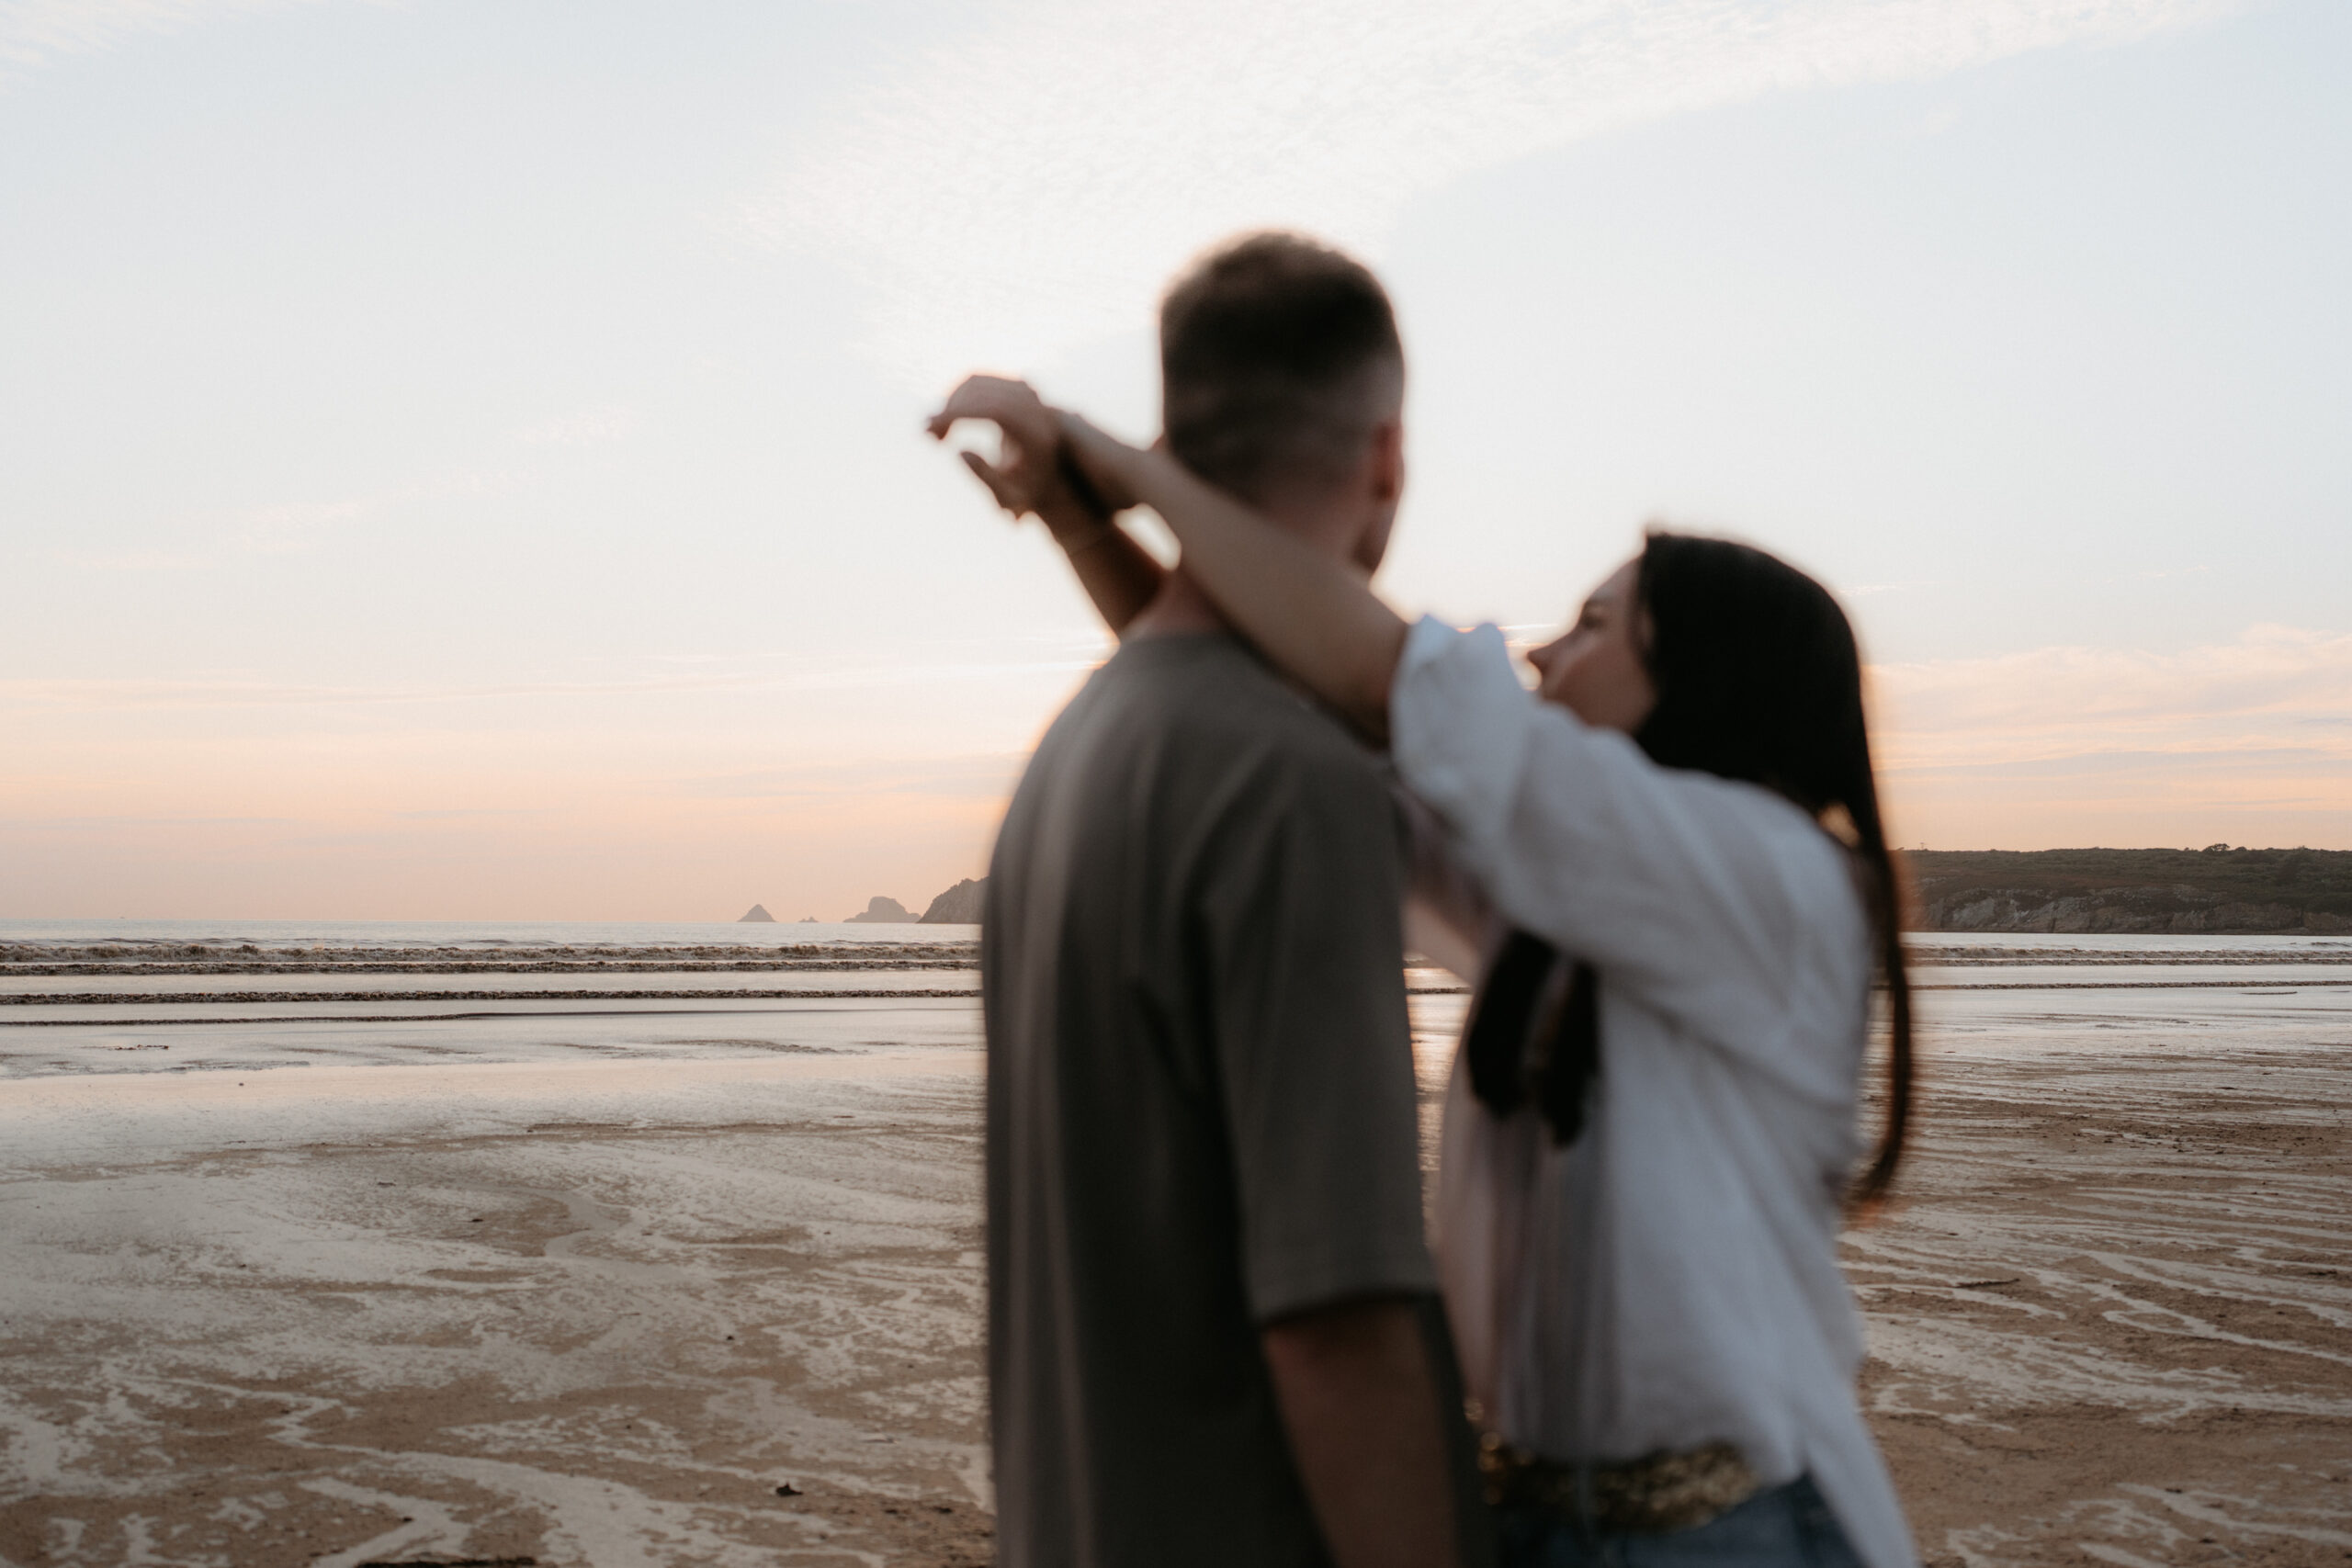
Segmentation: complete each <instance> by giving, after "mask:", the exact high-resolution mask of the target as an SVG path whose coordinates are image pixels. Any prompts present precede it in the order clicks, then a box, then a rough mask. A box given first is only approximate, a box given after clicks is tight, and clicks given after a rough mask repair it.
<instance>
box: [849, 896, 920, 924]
mask: <svg viewBox="0 0 2352 1568" xmlns="http://www.w3.org/2000/svg"><path fill="white" fill-rule="evenodd" d="M849 919H850V923H851V924H852V925H862V926H910V925H913V924H914V923H915V916H914V911H913V910H911V909H910V908H907V907H906V906H905V905H904V904H901V903H899V901H898V900H897V899H896V898H880V897H876V898H870V899H868V900H867V901H866V905H865V913H864V914H862V915H852V916H851V917H850V918H849Z"/></svg>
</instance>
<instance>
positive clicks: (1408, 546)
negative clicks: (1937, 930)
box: [0, 0, 2352, 919]
mask: <svg viewBox="0 0 2352 1568" xmlns="http://www.w3.org/2000/svg"><path fill="white" fill-rule="evenodd" d="M2347 69H2352V6H2344V5H2342V4H2341V3H2340V0H2272V3H2263V0H2243V3H2233V0H1769V3H1767V0H1642V3H1634V0H1513V3H1510V4H1502V3H1467V4H1465V3H1461V0H1455V3H1452V4H1445V5H1437V4H1419V3H1414V4H1408V3H1404V0H1346V3H1344V4H1343V3H1341V0H1291V3H1290V4H1286V5H1284V6H1265V5H1263V4H1262V0H1181V3H1178V0H1168V3H1156V0H1152V3H1147V0H1136V3H1126V0H1093V3H1088V4H1082V5H1081V4H1076V3H1069V0H978V3H974V0H956V3H954V4H947V3H944V0H797V3H795V4H788V5H782V6H766V5H760V6H754V5H748V4H737V5H718V4H697V3H694V0H683V3H672V4H666V5H661V6H651V5H623V4H606V3H602V0H565V3H563V4H554V3H552V0H545V3H542V0H506V3H502V4H500V5H497V6H481V5H466V4H456V3H449V0H0V918H43V917H58V918H65V917H107V916H133V917H142V918H174V917H178V918H191V919H205V918H216V917H217V918H223V919H229V918H247V919H264V918H277V919H732V918H733V917H734V916H735V915H737V914H740V913H741V911H742V910H743V909H744V908H746V907H747V906H749V905H750V904H752V902H754V901H758V902H761V903H763V904H764V905H766V907H767V908H769V909H771V910H772V911H774V912H775V914H776V915H778V916H779V917H782V918H784V919H797V918H798V917H799V916H801V915H804V914H813V915H817V916H819V917H820V918H824V919H839V918H841V917H842V916H844V915H846V914H848V913H850V912H851V911H853V910H855V909H858V908H863V907H864V906H865V902H866V900H867V899H868V898H869V897H872V896H875V895H877V894H880V895H887V896H889V897H896V898H898V899H899V900H901V901H902V902H904V903H906V904H908V905H910V906H911V907H914V908H921V907H922V905H924V904H925V903H927V902H928V901H929V899H930V898H931V897H933V896H934V895H936V894H937V893H938V892H940V891H941V890H943V889H944V888H945V887H946V886H949V885H950V884H952V883H954V882H956V880H958V879H960V878H962V877H966V876H972V875H977V874H980V873H981V872H982V871H983V870H984V868H985V866H986V863H987V855H988V850H989V840H990V835H991V833H992V831H993V829H994V825H995V822H996V819H997V818H998V816H999V814H1000V812H1001V808H1002V803H1003V800H1004V798H1005V796H1006V795H1007V793H1008V792H1009V790H1010V788H1011V786H1012V782H1013V781H1014V779H1016V778H1017V776H1018V774H1019V771H1020V768H1021V765H1022V762H1023V759H1024V757H1025V755H1026V753H1027V751H1028V750H1029V748H1030V747H1031V746H1032V745H1033V744H1034V742H1035V738H1036V737H1037V735H1038V734H1039V733H1040V732H1041V730H1042V729H1043V728H1044V726H1045V725H1046V723H1047V722H1048V721H1049V719H1050V718H1051V716H1052V715H1053V713H1054V712H1055V710H1056V709H1057V707H1058V706H1059V705H1060V704H1061V703H1062V702H1063V701H1064V700H1065V699H1066V698H1067V696H1068V695H1069V693H1070V692H1071V691H1072V690H1073V689H1074V688H1075V686H1076V685H1077V683H1078V682H1080V681H1082V680H1083V679H1084V677H1085V674H1086V672H1087V671H1089V670H1090V669H1091V668H1092V667H1093V665H1095V664H1096V663H1098V662H1099V661H1100V660H1102V658H1103V657H1104V656H1105V653H1106V651H1107V646H1108V645H1107V643H1106V641H1105V639H1104V638H1103V635H1102V633H1101V632H1100V630H1099V628H1098V627H1097V626H1095V625H1094V623H1093V621H1092V618H1091V615H1089V613H1088V611H1087V609H1086V606H1085V604H1084V603H1083V601H1082V599H1081V598H1080V596H1079V595H1078V594H1077V593H1076V592H1075V591H1074V590H1073V589H1072V587H1071V586H1070V584H1069V581H1067V577H1066V574H1065V573H1064V572H1063V570H1061V568H1060V565H1059V563H1058V559H1057V557H1056V556H1055V554H1054V552H1053V551H1052V550H1051V548H1050V547H1049V546H1048V545H1047V543H1046V541H1045V540H1044V539H1043V538H1042V537H1041V536H1039V535H1038V533H1037V531H1036V530H1035V528H1034V526H1033V527H1030V528H1026V529H1016V528H1014V527H1012V526H1011V525H1007V524H1006V523H1005V522H1003V521H1002V520H1001V518H999V517H997V516H996V515H995V514H993V513H991V512H990V510H989V508H988V506H987V505H986V504H985V500H984V497H983V496H982V495H981V494H980V493H979V492H978V488H977V487H976V486H975V485H974V484H973V483H972V481H971V480H970V479H969V477H968V476H967V475H966V474H965V473H964V472H963V470H962V469H961V468H959V467H958V466H957V465H956V463H955V461H954V460H953V458H952V457H951V456H949V455H948V454H946V453H944V452H942V451H940V450H939V449H938V448H937V447H935V446H933V445H932V444H930V443H929V442H927V441H925V440H924V439H923V438H922V436H921V434H920V432H919V425H920V422H921V419H922V415H923V414H924V413H925V412H927V410H928V409H929V407H930V406H932V404H933V402H935V400H937V398H938V397H939V396H941V395H942V394H943V393H944V390H945V389H947V387H948V386H950V385H951V384H952V383H953V381H954V379H955V378H956V377H957V376H958V375H960V374H961V373H962V372H964V371H965V370H967V369H971V368H976V367H986V368H990V369H996V370H1002V371H1011V372H1017V373H1022V374H1026V375H1030V376H1033V377H1035V378H1036V379H1037V380H1038V382H1039V383H1040V385H1041V386H1042V387H1043V388H1044V389H1046V392H1047V393H1048V395H1050V396H1053V397H1056V398H1058V399H1062V400H1069V401H1070V402H1072V403H1073V404H1075V405H1077V406H1080V407H1082V408H1085V409H1088V410H1090V411H1091V412H1095V413H1097V414H1098V416H1099V417H1101V418H1102V419H1103V421H1104V422H1105V423H1109V424H1111V425H1112V426H1114V428H1118V429H1122V430H1125V432H1127V433H1128V434H1135V435H1145V434H1149V433H1150V431H1151V429H1152V426H1153V423H1154V421H1155V419H1156V405H1155V381H1154V372H1155V367H1154V363H1153V352H1152V342H1153V340H1152V335H1151V321H1152V311H1153V309H1154V305H1155V301H1156V298H1157V295H1158V292H1159V288H1161V287H1162V286H1163V284H1164V283H1165V281H1166V280H1167V278H1168V277H1169V276H1170V275H1171V274H1172V273H1173V272H1174V271H1175V270H1176V269H1177V268H1178V267H1180V266H1181V265H1183V263H1184V261H1185V260H1186V258H1187V257H1188V256H1190V255H1192V254H1195V253H1197V252H1198V251H1199V250H1201V249H1202V248H1203V247H1204V246H1206V245H1208V244H1210V243H1214V242H1216V240H1218V239H1219V238H1221V237H1223V236H1225V235H1227V234H1229V233H1231V232H1233V231H1237V230H1240V229H1243V228H1248V227H1253V226H1260V225H1267V224H1276V225H1283V226H1287V227H1294V228H1300V229H1304V230H1306V231H1311V232H1314V233H1317V234H1319V235H1323V236H1326V237H1328V238H1329V239H1331V240H1332V241H1334V242H1335V243H1341V244H1344V245H1346V246H1348V247H1350V248H1351V249H1352V250H1354V251H1355V252H1357V253H1358V254H1361V255H1363V257H1364V258H1365V259H1366V260H1367V261H1368V262H1370V263H1371V264H1372V265H1374V267H1375V268H1377V270H1378V271H1379V272H1380V274H1381V275H1382V276H1383V277H1384V279H1385V281H1386V283H1387V284H1388V286H1389V288H1390V289H1391V291H1392V293H1393V294H1394V296H1395V298H1396V300H1397V309H1398V312H1399V317H1400V321H1401V323H1402V326H1403V330H1404V333H1405V336H1406V340H1407V346H1408V355H1409V359H1410V386H1409V390H1408V455H1409V461H1410V464H1411V470H1412V477H1411V481H1410V489H1409V493H1408V499H1407V502H1406V506H1405V509H1404V513H1403V515H1402V517H1401V519H1400V523H1399V528H1398V533H1397V543H1396V546H1395V547H1394V548H1393V550H1392V552H1391V557H1390V560H1389V564H1388V566H1387V567H1386V569H1385V570H1384V572H1383V574H1382V577H1381V579H1380V586H1381V588H1382V591H1383V592H1385V593H1386V594H1387V595H1388V597H1389V598H1390V600H1391V601H1392V602H1393V603H1395V604H1397V605H1398V606H1399V607H1400V608H1401V609H1405V610H1407V611H1409V612H1414V613H1419V612H1420V611H1423V610H1428V611H1433V612H1435V613H1437V614H1440V615H1445V616H1446V617H1448V618H1449V619H1451V620H1453V621H1455V622H1457V623H1462V624H1467V623H1469V622H1472V621H1476V620H1494V621H1497V622H1498V623H1500V624H1502V625H1504V626H1507V627H1509V628H1510V629H1511V631H1512V633H1513V635H1514V636H1516V637H1522V638H1530V639H1532V638H1534V637H1539V636H1542V635H1544V632H1545V631H1546V630H1547V628H1550V627H1552V626H1556V625H1557V624H1558V623H1559V622H1560V621H1561V620H1562V619H1563V618H1564V617H1565V616H1566V614H1567V613H1568V611H1569V609H1570V607H1571V606H1572V605H1573V604H1574V603H1575V602H1576V600H1577V598H1578V597H1580V596H1581V594H1582V593H1583V592H1584V591H1585V589H1586V588H1588V587H1589V585H1590V584H1591V583H1592V582H1593V581H1596V580H1598V579H1599V578H1600V577H1601V576H1603V575H1605V574H1606V572H1607V571H1608V570H1609V569H1610V568H1611V566H1612V565H1613V564H1614V563H1615V562H1616V561H1618V560H1620V559H1622V558H1623V557H1624V556H1625V555H1627V554H1629V553H1630V552H1631V551H1632V550H1633V549H1634V547H1635V546H1636V545H1637V542H1638V538H1639V531H1640V528H1641V526H1642V525H1644V524H1645V522H1647V521H1651V520H1657V521H1663V522H1668V523H1671V524H1673V525H1679V526H1685V527H1692V528H1700V529H1705V530H1711V531H1719V532H1726V533H1732V534H1736V535H1738V536H1742V537H1746V538H1748V539H1751V540H1753V541H1755V542H1757V543H1759V544H1762V545H1764V546H1766V547H1770V548H1772V549H1774V550H1777V551H1779V552H1781V553H1782V554H1784V555H1786V556H1788V557H1789V558H1791V559H1792V560H1795V561H1796V562H1798V563H1799V564H1801V565H1803V566H1804V567H1805V568H1807V569H1808V570H1813V571H1815V572H1816V573H1818V574H1819V575H1820V576H1821V577H1822V578H1823V579H1824V581H1826V582H1828V583H1829V584H1830V585H1831V586H1832V587H1833V588H1834V589H1836V590H1837V591H1838V592H1839V593H1840V594H1841V595H1842V596H1843V597H1844V599H1845V601H1846V603H1847V604H1848V605H1849V609H1850V610H1851V611H1852V612H1853V614H1854V615H1855V618H1856V621H1857V624H1858V626H1859V628H1860V632H1861V635H1862V637H1863V641H1864V645H1865V651H1866V654H1867V656H1868V658H1869V659H1870V660H1871V665H1872V671H1871V679H1872V701H1873V705H1874V714H1875V723H1876V727H1877V729H1876V733H1877V739H1878V745H1879V749H1880V752H1881V756H1882V759H1883V764H1884V783H1885V788H1886V790H1887V793H1888V795H1889V797H1890V803H1891V804H1890V817H1891V821H1892V825H1893V827H1894V831H1895V833H1896V835H1897V837H1898V838H1899V839H1900V840H1901V841H1902V842H1904V843H1905V844H1910V845H1925V846H1929V847H1935V848H1985V847H1996V848H2011V849H2033V848H2047V847H2057V846H2069V845H2085V844H2106V845H2143V844H2144V845H2202V844H2205V843H2210V842H2217V841H2218V842H2231V843H2240V844H2256V845H2271V844H2278V845H2293V844H2310V845H2313V846H2320V847H2331V848H2352V441H2346V439H2345V432H2346V431H2347V430H2352V372H2347V370H2346V367H2347V366H2352V289H2346V288H2345V287H2344V282H2343V280H2344V279H2345V278H2346V277H2352V92H2346V90H2345V85H2346V76H2347Z"/></svg>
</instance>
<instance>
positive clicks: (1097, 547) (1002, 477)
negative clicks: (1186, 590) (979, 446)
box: [927, 376, 1167, 637]
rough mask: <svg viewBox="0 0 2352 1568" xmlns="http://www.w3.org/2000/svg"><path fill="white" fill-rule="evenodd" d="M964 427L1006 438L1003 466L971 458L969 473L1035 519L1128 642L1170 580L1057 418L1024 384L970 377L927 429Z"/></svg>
mask: <svg viewBox="0 0 2352 1568" xmlns="http://www.w3.org/2000/svg"><path fill="white" fill-rule="evenodd" d="M960 419H980V420H987V421H989V422H990V423H993V424H994V425H995V426H996V427H997V429H998V430H999V431H1001V432H1002V434H1003V437H1004V449H1003V451H1002V453H1001V461H1000V462H997V463H990V462H989V460H988V459H987V458H985V457H981V456H980V455H979V454H978V453H977V452H965V453H962V454H960V456H961V457H963V459H964V466H965V467H966V468H969V469H971V470H972V472H973V473H974V474H976V475H978V477H979V480H980V482H981V483H982V484H985V485H986V486H988V487H989V494H991V495H993V496H995V497H996V501H997V504H998V505H1000V506H1001V507H1003V508H1004V509H1005V511H1007V512H1009V513H1012V515H1013V516H1014V517H1015V518H1019V517H1022V516H1024V515H1027V514H1029V513H1035V514H1036V517H1037V520H1038V521H1039V522H1041V523H1043V524H1045V525H1046V532H1047V533H1049V534H1051V535H1052V536H1054V542H1055V543H1056V544H1057V545H1059V546H1061V547H1062V554H1063V555H1064V556H1065V557H1066V558H1068V559H1069V567H1070V570H1071V571H1072V572H1074V573H1075V574H1076V575H1077V577H1078V582H1079V586H1080V587H1081V588H1083V589H1085V590H1086V596H1087V597H1088V598H1090V599H1091V600H1093V601H1094V608H1095V610H1096V611H1097V612H1098V613H1100V614H1101V615H1102V616H1103V621H1104V622H1105V624H1107V625H1108V626H1110V628H1111V630H1112V632H1113V633H1114V635H1116V636H1119V637H1125V635H1126V631H1127V626H1128V624H1129V623H1130V622H1132V621H1133V620H1134V619H1135V618H1136V615H1139V614H1140V613H1141V612H1142V610H1143V607H1144V606H1145V605H1146V604H1150V603H1151V601H1152V599H1153V597H1154V596H1155V595H1156V594H1158V593H1159V585H1160V581H1161V580H1162V579H1163V578H1164V577H1166V575H1167V573H1166V571H1165V570H1163V569H1162V568H1161V567H1160V564H1159V562H1158V561H1156V560H1154V559H1152V558H1151V557H1150V556H1149V555H1148V554H1147V553H1145V551H1144V548H1143V547H1142V546H1141V545H1138V544H1136V542H1135V540H1134V539H1132V538H1130V537H1129V536H1127V533H1126V531H1125V529H1123V528H1121V527H1120V526H1119V525H1118V522H1117V509H1116V508H1115V507H1114V506H1113V505H1112V504H1110V503H1109V502H1107V501H1106V500H1105V498H1104V496H1103V492H1102V491H1100V489H1098V488H1097V487H1096V486H1095V485H1093V484H1092V483H1091V481H1090V480H1089V479H1088V478H1087V476H1086V475H1085V474H1084V473H1083V472H1082V471H1080V470H1079V469H1077V468H1075V466H1074V465H1073V464H1072V463H1071V459H1070V457H1069V453H1068V451H1067V450H1066V448H1065V447H1064V446H1063V443H1062V433H1061V424H1060V422H1059V420H1058V418H1057V416H1056V415H1055V413H1054V412H1053V411H1052V410H1051V409H1048V408H1047V407H1046V405H1045V404H1044V403H1043V402H1042V401H1040V400H1039V399H1038V397H1037V394H1036V392H1035V390H1033V389H1031V388H1030V386H1029V384H1028V383H1027V382H1025V381H1014V380H1009V379H1007V378H1004V377H1001V376H968V377H967V378H965V379H964V383H963V385H961V386H959V387H957V388H956V390H955V391H954V392H952V393H950V394H949V395H948V398H947V401H946V402H945V403H944V404H943V405H942V406H941V408H940V411H939V412H937V413H935V414H933V415H932V417H931V423H930V424H929V425H928V426H927V428H928V429H929V430H930V432H931V434H932V435H933V437H935V438H937V439H941V440H944V439H945V438H946V435H947V433H948V431H949V430H950V429H951V428H952V427H953V426H954V425H955V423H956V421H957V420H960Z"/></svg>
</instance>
